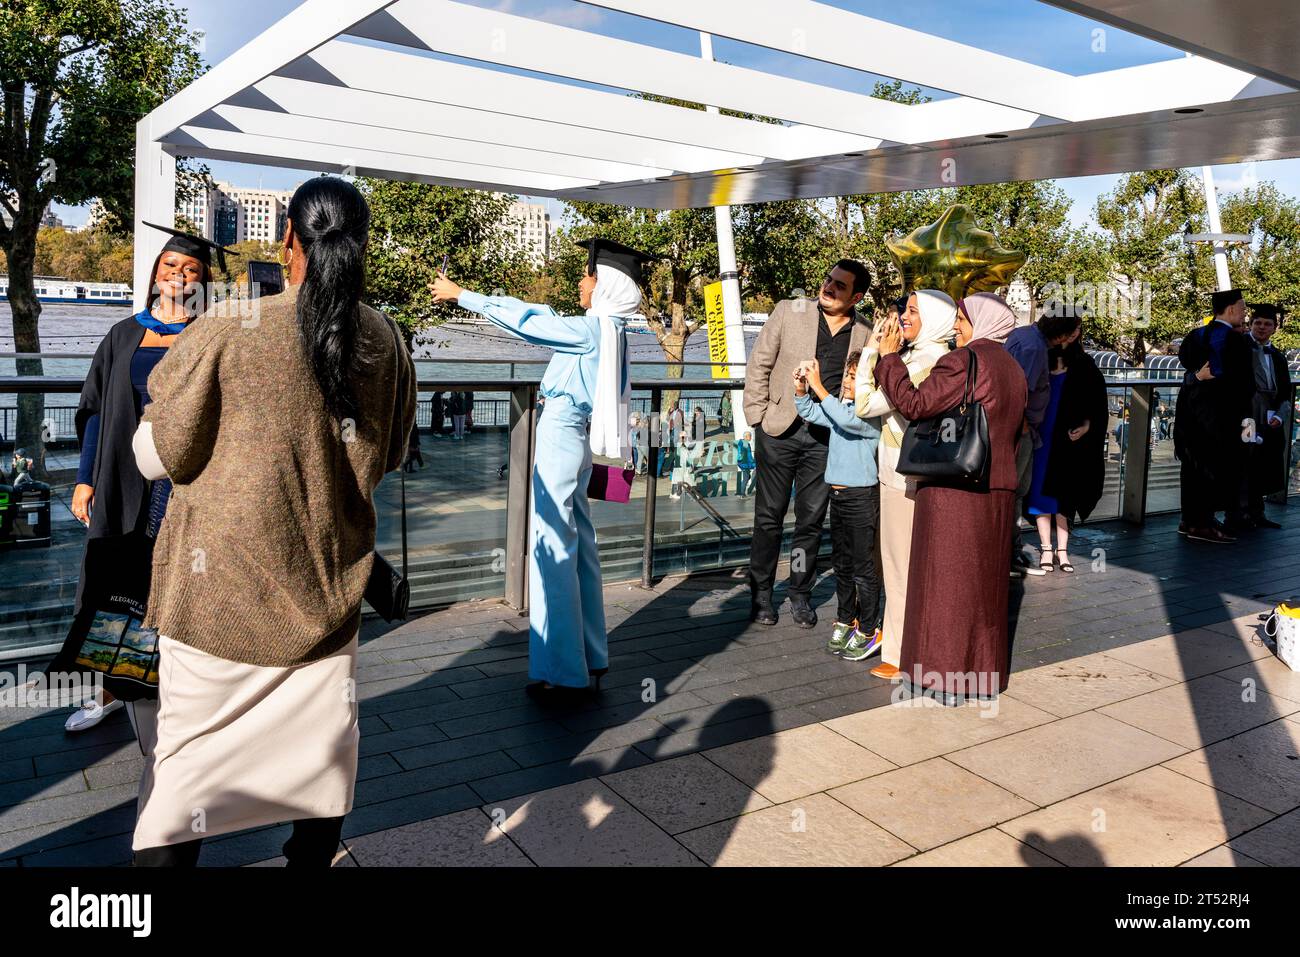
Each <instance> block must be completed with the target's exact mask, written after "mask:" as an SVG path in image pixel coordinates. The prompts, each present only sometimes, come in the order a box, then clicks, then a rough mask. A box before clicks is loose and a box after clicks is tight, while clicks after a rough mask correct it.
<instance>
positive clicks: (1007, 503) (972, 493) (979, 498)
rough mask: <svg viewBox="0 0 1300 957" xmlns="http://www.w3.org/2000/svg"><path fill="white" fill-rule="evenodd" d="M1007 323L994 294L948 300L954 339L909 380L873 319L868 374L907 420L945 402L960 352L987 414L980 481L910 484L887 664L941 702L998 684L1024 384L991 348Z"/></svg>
mask: <svg viewBox="0 0 1300 957" xmlns="http://www.w3.org/2000/svg"><path fill="white" fill-rule="evenodd" d="M1015 322H1016V319H1015V314H1014V313H1012V311H1011V309H1010V308H1008V306H1007V304H1006V303H1005V302H1003V301H1002V300H1001V299H1000V298H998V297H997V296H994V295H992V294H991V293H979V294H978V295H975V296H968V297H967V298H966V299H963V300H962V301H961V303H959V304H958V308H957V346H958V348H957V349H956V350H955V351H953V352H950V353H948V354H947V355H946V356H944V357H943V358H942V359H940V360H939V361H938V362H936V363H935V364H934V368H933V369H932V370H931V371H930V376H929V378H927V379H926V380H925V381H924V382H922V383H921V384H920V386H914V385H913V384H912V382H911V380H910V379H909V378H908V375H907V369H906V367H904V365H903V361H902V360H901V359H900V358H898V355H897V353H898V349H899V345H900V343H901V335H900V333H899V330H898V326H897V324H894V325H891V326H890V327H889V328H888V329H887V330H885V332H884V334H883V336H882V339H881V343H880V355H881V358H880V361H879V362H878V363H877V364H876V381H877V382H878V383H879V385H880V388H881V390H882V391H883V392H884V393H885V395H886V396H887V397H888V398H889V401H890V403H891V404H892V405H893V406H894V408H895V409H897V410H898V411H899V412H900V413H901V414H902V415H903V416H904V417H906V418H907V419H909V420H910V421H916V420H917V419H928V418H931V417H933V416H936V415H941V414H942V413H944V412H946V411H947V410H949V409H951V408H952V407H953V406H955V405H957V404H958V403H959V402H960V401H961V399H962V393H963V390H964V389H965V386H966V372H967V368H968V364H969V362H970V360H971V355H972V354H974V356H975V357H976V358H977V359H978V362H977V367H976V377H975V396H974V397H975V399H977V400H978V401H979V402H980V403H982V404H983V406H984V412H985V415H986V416H987V417H988V427H989V457H990V461H989V477H988V482H987V484H986V485H985V486H983V487H980V488H971V487H969V486H966V485H959V484H957V483H952V484H947V485H945V484H940V483H937V482H924V483H922V484H921V486H920V488H919V489H918V491H917V494H916V517H915V520H914V523H913V526H912V554H911V561H910V565H909V566H908V573H907V576H908V577H907V606H906V608H907V611H906V615H905V616H904V625H903V650H902V661H901V663H900V666H899V670H900V671H901V672H902V676H903V677H904V678H906V679H907V680H908V681H910V682H911V685H912V690H913V692H915V693H917V694H920V693H923V692H933V693H934V694H935V696H936V697H937V698H938V699H939V700H940V701H942V702H943V703H944V704H947V705H957V704H961V703H962V701H963V700H965V699H966V698H968V697H980V698H989V697H995V696H996V695H997V694H998V693H999V692H1002V691H1005V690H1006V687H1007V674H1008V671H1009V668H1010V647H1009V646H1008V643H1007V575H1008V573H1009V567H1010V557H1009V556H1008V555H1007V550H1006V548H1005V547H1003V544H1004V543H1005V542H1006V539H1007V536H1008V535H1010V533H1011V521H1012V513H1013V510H1014V508H1015V490H1016V441H1017V438H1018V436H1019V434H1020V425H1021V421H1022V420H1023V418H1024V414H1025V400H1026V397H1027V393H1028V384H1027V383H1026V382H1025V374H1024V372H1023V371H1021V369H1020V366H1019V365H1018V364H1017V363H1016V361H1015V359H1013V358H1012V357H1011V355H1010V354H1009V353H1008V352H1007V351H1006V349H1005V348H1003V343H1004V342H1006V338H1007V336H1008V335H1009V334H1010V332H1011V330H1012V328H1013V327H1014V326H1015ZM891 600H892V598H891Z"/></svg>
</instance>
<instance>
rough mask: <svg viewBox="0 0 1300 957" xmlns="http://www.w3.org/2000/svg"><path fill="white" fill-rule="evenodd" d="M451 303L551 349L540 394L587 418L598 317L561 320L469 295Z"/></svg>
mask: <svg viewBox="0 0 1300 957" xmlns="http://www.w3.org/2000/svg"><path fill="white" fill-rule="evenodd" d="M456 301H457V302H458V303H459V304H460V305H461V307H462V308H465V309H468V310H469V311H470V312H477V313H478V314H479V315H481V316H483V317H484V318H485V319H487V320H488V322H490V323H492V324H493V325H494V326H497V327H498V328H501V329H504V330H505V331H506V332H509V333H511V334H512V335H516V336H518V337H519V338H520V339H523V340H524V341H525V342H530V343H532V344H533V345H537V346H545V347H546V348H548V349H552V350H554V351H555V355H554V356H552V357H551V361H550V363H549V364H548V365H547V366H546V373H545V374H544V375H543V376H542V384H541V387H540V391H541V394H542V395H544V396H547V397H551V396H560V395H565V396H568V397H569V398H570V399H571V400H572V401H573V404H574V405H575V406H577V407H578V408H579V409H581V410H582V411H583V412H585V413H587V414H588V415H590V414H591V404H592V397H593V396H594V395H595V394H596V370H597V369H598V368H599V366H600V317H599V316H588V315H582V316H561V315H560V314H559V313H557V312H556V311H555V310H554V309H552V308H551V307H550V306H546V305H537V304H536V303H530V302H523V301H521V300H519V299H515V298H514V297H513V296H485V295H483V294H482V293H479V292H470V291H469V290H465V291H463V292H461V294H460V298H459V299H457V300H456ZM614 322H615V323H617V324H619V325H620V326H621V325H622V322H623V320H622V319H619V318H615V319H614Z"/></svg>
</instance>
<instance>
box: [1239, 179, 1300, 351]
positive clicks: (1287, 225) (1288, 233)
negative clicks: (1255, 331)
mask: <svg viewBox="0 0 1300 957" xmlns="http://www.w3.org/2000/svg"><path fill="white" fill-rule="evenodd" d="M1223 228H1224V230H1225V231H1227V232H1230V233H1246V234H1247V235H1249V236H1250V243H1249V244H1247V245H1233V246H1230V247H1229V249H1228V272H1229V274H1230V275H1231V276H1232V281H1233V284H1234V285H1236V286H1238V287H1240V288H1241V289H1242V290H1243V291H1244V293H1245V296H1246V299H1247V300H1249V301H1250V302H1271V303H1273V304H1275V305H1277V306H1280V307H1282V309H1283V311H1284V312H1285V313H1286V314H1287V315H1289V316H1300V203H1297V202H1296V200H1295V199H1293V198H1291V197H1289V196H1283V195H1282V193H1281V192H1280V191H1279V190H1278V188H1277V186H1276V185H1275V184H1273V183H1260V184H1259V185H1258V186H1253V187H1250V188H1247V189H1244V190H1242V191H1241V192H1239V193H1234V194H1232V195H1231V196H1229V197H1228V198H1227V199H1226V200H1224V202H1223ZM1273 341H1274V342H1275V343H1276V344H1277V346H1278V347H1279V348H1281V349H1295V348H1297V347H1300V333H1298V332H1297V331H1296V330H1295V328H1294V320H1292V322H1291V323H1287V324H1284V325H1283V327H1282V329H1280V330H1279V331H1278V334H1277V335H1276V336H1275V337H1274V340H1273Z"/></svg>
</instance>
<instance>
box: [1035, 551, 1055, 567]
mask: <svg viewBox="0 0 1300 957" xmlns="http://www.w3.org/2000/svg"><path fill="white" fill-rule="evenodd" d="M1038 550H1039V551H1040V552H1041V553H1042V554H1041V555H1040V556H1039V558H1038V567H1039V568H1041V569H1042V570H1043V571H1045V572H1050V571H1053V570H1055V568H1056V566H1055V565H1054V564H1052V546H1051V545H1039V546H1038Z"/></svg>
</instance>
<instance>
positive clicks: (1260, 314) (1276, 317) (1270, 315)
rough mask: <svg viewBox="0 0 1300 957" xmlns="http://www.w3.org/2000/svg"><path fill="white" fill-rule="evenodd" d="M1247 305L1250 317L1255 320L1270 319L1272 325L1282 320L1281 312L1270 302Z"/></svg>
mask: <svg viewBox="0 0 1300 957" xmlns="http://www.w3.org/2000/svg"><path fill="white" fill-rule="evenodd" d="M1249 305H1250V311H1251V315H1252V316H1253V317H1254V318H1256V319H1272V320H1273V325H1277V324H1278V323H1279V322H1280V321H1281V319H1282V310H1281V309H1279V308H1278V307H1277V306H1275V305H1273V303H1271V302H1252V303H1250V304H1249Z"/></svg>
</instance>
